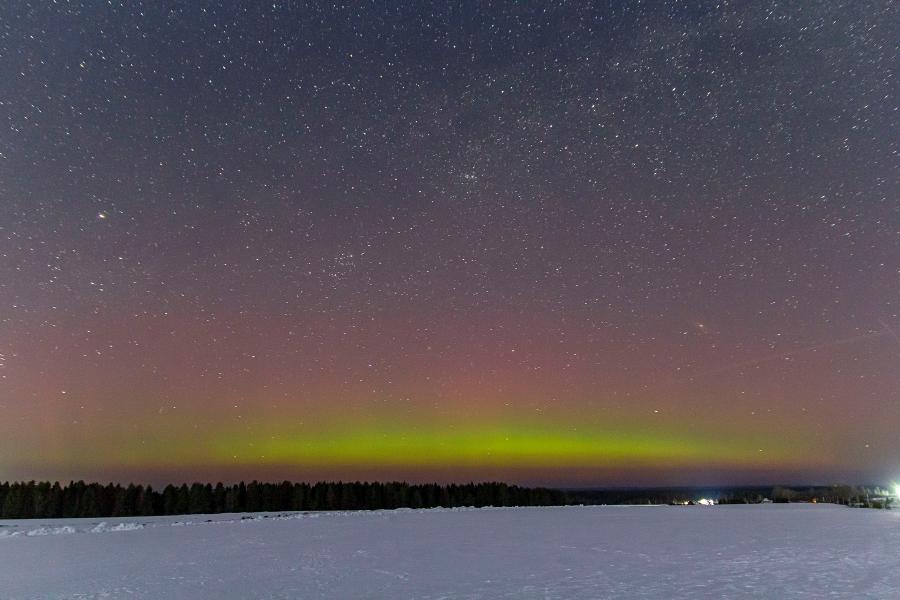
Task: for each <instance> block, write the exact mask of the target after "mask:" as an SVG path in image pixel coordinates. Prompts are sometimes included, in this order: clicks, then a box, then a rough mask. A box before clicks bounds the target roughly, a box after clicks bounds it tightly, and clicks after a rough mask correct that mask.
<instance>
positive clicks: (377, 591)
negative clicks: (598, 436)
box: [0, 504, 900, 600]
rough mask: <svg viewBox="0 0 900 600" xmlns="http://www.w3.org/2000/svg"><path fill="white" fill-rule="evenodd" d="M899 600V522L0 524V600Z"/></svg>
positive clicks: (511, 515)
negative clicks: (831, 599) (788, 599)
mask: <svg viewBox="0 0 900 600" xmlns="http://www.w3.org/2000/svg"><path fill="white" fill-rule="evenodd" d="M785 596H789V597H792V598H816V599H818V598H825V597H836V598H843V597H854V598H856V597H860V598H900V511H880V510H864V509H850V508H844V507H839V506H832V505H821V504H820V505H778V504H776V505H771V504H770V505H755V506H714V507H700V506H693V507H668V506H658V507H622V506H609V507H564V508H502V509H501V508H497V509H455V510H453V509H434V510H398V511H376V512H350V513H347V512H344V513H341V512H335V513H279V514H275V513H269V514H254V515H240V514H231V515H208V516H207V515H189V516H182V517H149V518H134V517H132V518H126V519H102V520H101V519H55V520H54V519H51V520H30V521H0V597H2V598H4V599H9V600H12V599H20V598H22V599H24V598H28V599H31V598H41V599H45V598H79V599H85V598H172V599H187V598H267V599H275V598H292V599H293V598H341V599H351V598H417V599H428V600H436V599H439V598H441V599H456V598H467V599H468V598H541V599H552V598H775V597H785Z"/></svg>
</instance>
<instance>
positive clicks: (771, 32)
mask: <svg viewBox="0 0 900 600" xmlns="http://www.w3.org/2000/svg"><path fill="white" fill-rule="evenodd" d="M232 4H237V3H221V4H219V3H212V2H200V1H198V2H155V1H154V2H146V3H140V2H128V3H124V4H123V3H120V2H110V3H100V2H63V1H60V2H54V3H50V2H24V1H15V0H14V1H10V2H4V3H3V5H2V7H0V479H14V478H29V479H30V478H43V477H47V478H54V479H56V478H60V479H69V478H73V477H74V478H79V477H84V478H89V479H103V478H113V479H119V480H135V481H137V480H141V481H180V480H182V479H193V478H201V479H213V480H215V479H226V480H233V479H237V478H241V477H244V478H254V477H256V478H265V479H281V478H288V479H307V478H320V477H325V478H329V479H337V478H344V479H347V478H360V479H385V478H406V479H413V480H432V479H436V480H459V479H504V480H507V481H515V482H539V483H557V484H599V485H603V484H626V483H659V484H669V483H679V484H680V483H719V482H721V483H728V482H734V483H749V482H758V481H773V480H779V481H791V482H800V481H810V482H812V481H815V482H830V481H837V480H846V481H851V480H852V481H873V480H874V481H883V480H885V479H889V478H892V477H898V476H900V436H898V435H897V429H898V425H900V365H898V363H900V341H898V337H897V334H896V333H895V332H897V331H900V162H898V140H900V127H898V121H900V116H898V115H900V110H898V100H897V98H898V81H897V76H896V67H897V65H898V64H900V60H898V59H900V56H898V54H900V52H898V47H897V44H896V40H897V33H898V31H900V18H898V8H897V5H896V3H893V2H888V1H886V0H885V1H854V2H835V1H819V2H803V3H784V2H773V1H765V2H763V1H749V2H718V3H715V2H649V3H648V2H618V1H614V2H606V3H603V2H583V3H580V2H535V3H462V4H459V5H457V4H455V3H443V2H435V3H433V4H429V3H409V4H407V3H372V4H364V5H363V4H362V3H348V4H347V5H332V4H318V3H314V4H300V3H290V2H274V3H261V2H248V3H243V4H244V6H242V7H237V6H232Z"/></svg>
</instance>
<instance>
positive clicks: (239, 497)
mask: <svg viewBox="0 0 900 600" xmlns="http://www.w3.org/2000/svg"><path fill="white" fill-rule="evenodd" d="M567 501H568V498H567V496H566V494H565V493H564V492H562V491H560V490H551V489H547V488H526V487H519V486H515V485H507V484H505V483H498V482H490V483H469V484H462V485H458V484H451V485H438V484H422V485H412V484H408V483H404V482H391V483H361V482H349V483H348V482H319V483H315V484H308V483H291V482H289V481H284V482H282V483H261V482H258V481H252V482H250V483H244V482H241V483H238V484H235V485H224V484H222V483H217V484H216V485H212V484H208V483H207V484H203V483H193V484H191V485H187V484H183V485H180V486H175V485H167V486H165V487H164V488H163V489H162V490H155V489H153V487H152V486H149V485H148V486H143V485H134V484H129V485H127V486H123V485H120V484H114V483H110V484H106V485H103V484H100V483H85V482H83V481H72V482H69V483H68V484H65V485H60V484H59V483H58V482H57V483H50V482H47V481H42V482H34V481H28V482H5V483H0V518H2V519H46V518H61V517H65V518H73V517H134V516H144V517H148V516H154V515H181V514H209V513H230V512H261V511H316V510H375V509H393V508H435V507H445V508H452V507H460V506H475V507H481V506H554V505H562V504H566V503H567Z"/></svg>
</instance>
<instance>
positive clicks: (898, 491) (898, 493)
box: [894, 483, 900, 498]
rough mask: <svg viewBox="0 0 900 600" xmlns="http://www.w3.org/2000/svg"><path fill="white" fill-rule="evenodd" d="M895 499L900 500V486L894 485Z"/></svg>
mask: <svg viewBox="0 0 900 600" xmlns="http://www.w3.org/2000/svg"><path fill="white" fill-rule="evenodd" d="M894 498H900V484H898V483H895V484H894Z"/></svg>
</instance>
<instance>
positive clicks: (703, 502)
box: [697, 498, 716, 506]
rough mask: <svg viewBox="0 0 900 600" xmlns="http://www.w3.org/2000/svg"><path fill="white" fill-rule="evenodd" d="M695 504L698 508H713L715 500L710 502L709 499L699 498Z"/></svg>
mask: <svg viewBox="0 0 900 600" xmlns="http://www.w3.org/2000/svg"><path fill="white" fill-rule="evenodd" d="M697 504H699V505H700V506H715V504H716V501H715V500H711V499H709V498H700V499H699V500H698V501H697Z"/></svg>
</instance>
